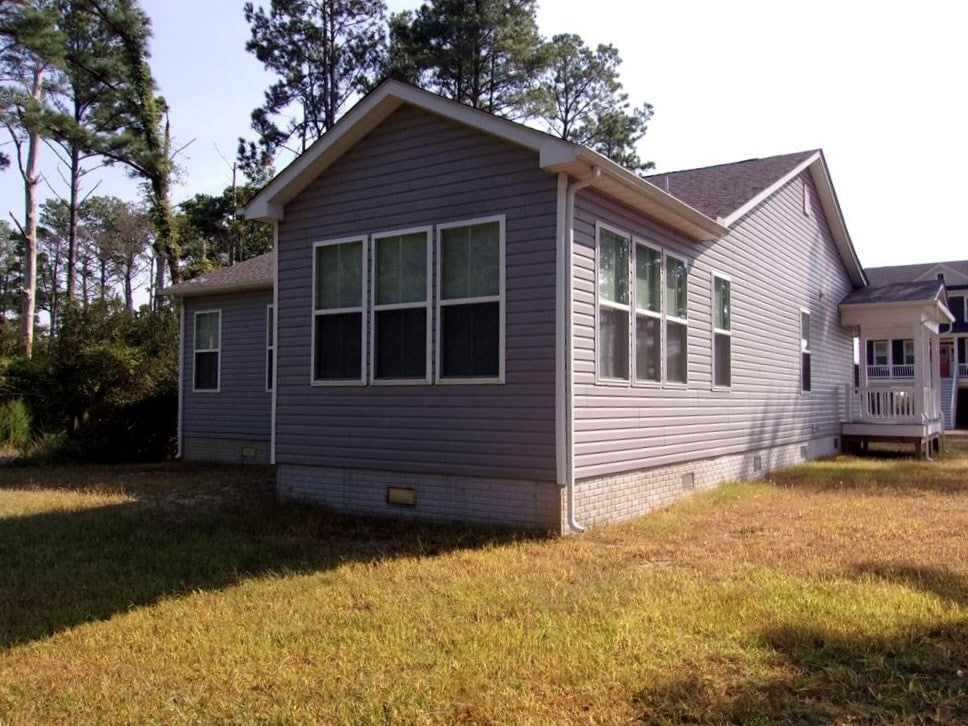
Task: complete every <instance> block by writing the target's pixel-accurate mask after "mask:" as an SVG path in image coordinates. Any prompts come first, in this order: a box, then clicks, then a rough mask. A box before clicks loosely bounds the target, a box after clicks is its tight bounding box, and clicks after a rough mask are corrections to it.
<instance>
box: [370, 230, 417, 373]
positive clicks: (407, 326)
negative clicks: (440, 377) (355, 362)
mask: <svg viewBox="0 0 968 726" xmlns="http://www.w3.org/2000/svg"><path fill="white" fill-rule="evenodd" d="M429 254H430V231H429V229H424V230H416V231H412V232H401V233H393V234H388V235H380V236H377V237H374V239H373V267H374V280H373V297H374V299H373V338H372V340H373V354H372V356H373V361H372V365H373V380H375V381H382V380H398V381H417V380H420V381H428V380H430V360H429V356H428V354H427V350H428V348H429V344H430V289H429V287H428V285H429V281H430V275H429V274H428V270H427V265H428V261H429Z"/></svg>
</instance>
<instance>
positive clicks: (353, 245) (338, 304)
mask: <svg viewBox="0 0 968 726" xmlns="http://www.w3.org/2000/svg"><path fill="white" fill-rule="evenodd" d="M313 254H314V258H315V259H314V265H313V272H314V283H313V332H312V334H313V377H312V380H313V382H314V383H325V382H337V383H339V382H342V383H350V382H363V381H364V374H363V359H364V356H363V347H364V345H363V340H364V335H365V331H364V329H363V309H364V307H365V293H364V290H365V282H364V281H365V280H366V258H365V255H364V246H363V239H350V240H337V241H334V242H319V243H317V244H316V245H315V247H314V253H313Z"/></svg>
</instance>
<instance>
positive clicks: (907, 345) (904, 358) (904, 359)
mask: <svg viewBox="0 0 968 726" xmlns="http://www.w3.org/2000/svg"><path fill="white" fill-rule="evenodd" d="M896 362H897V363H900V364H901V365H905V366H913V365H914V340H912V339H911V338H905V339H904V340H902V341H901V360H899V361H896Z"/></svg>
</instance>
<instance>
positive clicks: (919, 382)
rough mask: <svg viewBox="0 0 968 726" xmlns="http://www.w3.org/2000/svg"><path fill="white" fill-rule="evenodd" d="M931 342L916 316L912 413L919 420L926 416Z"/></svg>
mask: <svg viewBox="0 0 968 726" xmlns="http://www.w3.org/2000/svg"><path fill="white" fill-rule="evenodd" d="M930 345H931V342H930V341H929V340H927V339H926V338H925V335H924V324H923V323H922V322H921V320H920V316H919V317H918V321H917V322H916V323H915V324H914V391H913V393H914V413H915V415H916V416H920V417H921V420H922V421H923V420H925V419H926V418H927V416H926V414H927V405H926V403H925V400H924V387H925V385H926V384H925V380H926V378H927V376H925V372H926V371H927V370H928V369H929V367H930V366H929V365H928V348H929V347H930Z"/></svg>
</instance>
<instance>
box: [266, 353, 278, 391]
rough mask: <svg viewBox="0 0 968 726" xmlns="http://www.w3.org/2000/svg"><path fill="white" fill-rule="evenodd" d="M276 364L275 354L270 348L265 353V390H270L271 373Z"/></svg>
mask: <svg viewBox="0 0 968 726" xmlns="http://www.w3.org/2000/svg"><path fill="white" fill-rule="evenodd" d="M275 363H276V352H275V351H274V350H272V349H271V348H270V349H269V350H268V352H267V353H266V390H268V391H271V390H272V372H273V368H274V367H275Z"/></svg>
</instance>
